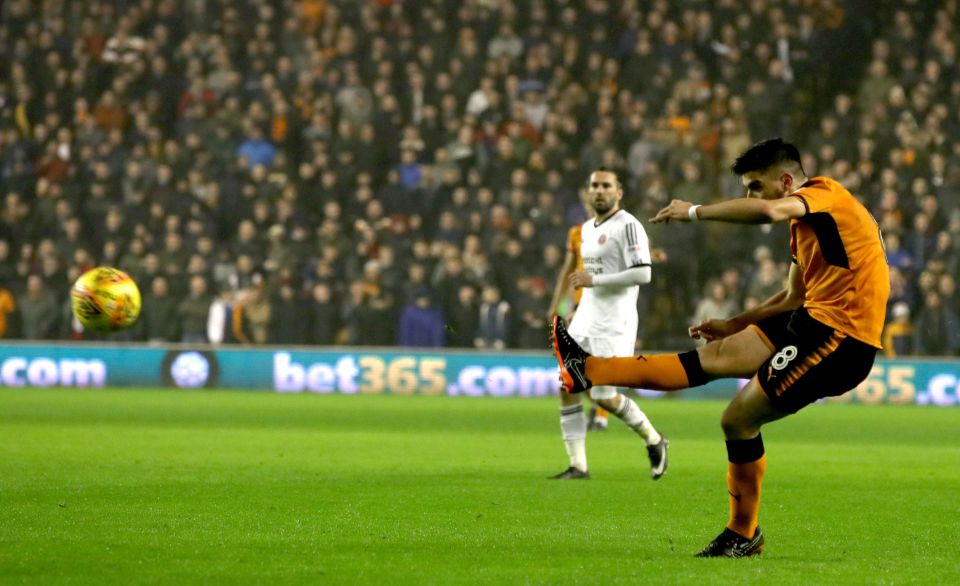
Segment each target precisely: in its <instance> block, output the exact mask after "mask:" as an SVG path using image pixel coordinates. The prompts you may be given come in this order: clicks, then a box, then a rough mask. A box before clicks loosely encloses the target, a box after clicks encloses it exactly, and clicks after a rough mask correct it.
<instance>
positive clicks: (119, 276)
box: [70, 267, 140, 332]
mask: <svg viewBox="0 0 960 586" xmlns="http://www.w3.org/2000/svg"><path fill="white" fill-rule="evenodd" d="M70 303H71V305H72V307H73V315H75V316H76V318H77V319H78V320H79V321H80V323H81V324H82V325H83V329H85V330H87V331H89V332H116V331H119V330H123V329H126V328H129V327H130V326H132V325H133V323H134V322H135V321H137V316H139V315H140V290H139V289H137V284H136V283H134V282H133V279H131V278H130V275H128V274H127V273H125V272H123V271H121V270H118V269H114V268H111V267H97V268H95V269H90V270H89V271H87V272H85V273H83V274H82V275H80V278H79V279H77V282H76V283H74V284H73V288H72V289H71V290H70Z"/></svg>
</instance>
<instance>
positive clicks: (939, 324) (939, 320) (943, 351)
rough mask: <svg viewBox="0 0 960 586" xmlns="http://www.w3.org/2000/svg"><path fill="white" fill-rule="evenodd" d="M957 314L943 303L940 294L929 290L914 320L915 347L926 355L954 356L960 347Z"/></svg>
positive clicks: (919, 352)
mask: <svg viewBox="0 0 960 586" xmlns="http://www.w3.org/2000/svg"><path fill="white" fill-rule="evenodd" d="M956 323H957V316H956V315H954V314H953V312H952V311H951V310H950V308H948V307H947V306H945V305H944V304H943V300H942V299H941V297H940V294H939V293H937V292H936V291H928V292H927V293H926V295H925V302H924V305H923V306H922V307H921V308H920V311H919V312H918V313H917V318H916V320H914V334H913V348H914V350H915V351H916V352H917V353H918V354H922V355H926V356H953V355H955V354H956V353H957V350H958V349H960V343H958V336H960V334H958V332H957V330H956V328H955V327H952V326H953V325H954V324H956Z"/></svg>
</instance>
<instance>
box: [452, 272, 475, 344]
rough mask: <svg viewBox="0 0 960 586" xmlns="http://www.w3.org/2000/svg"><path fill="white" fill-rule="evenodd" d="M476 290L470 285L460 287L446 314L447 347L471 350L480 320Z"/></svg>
mask: <svg viewBox="0 0 960 586" xmlns="http://www.w3.org/2000/svg"><path fill="white" fill-rule="evenodd" d="M479 311H480V307H479V305H478V304H477V290H476V289H475V288H474V287H472V286H471V285H461V286H460V289H459V290H458V291H457V301H456V303H454V304H453V305H452V307H451V308H450V312H449V313H448V314H446V322H447V323H446V327H447V345H448V346H451V347H453V348H472V347H473V345H474V340H475V339H476V337H477V327H478V324H479V320H480V313H479Z"/></svg>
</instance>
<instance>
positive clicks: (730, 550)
mask: <svg viewBox="0 0 960 586" xmlns="http://www.w3.org/2000/svg"><path fill="white" fill-rule="evenodd" d="M762 551H763V531H761V530H760V527H757V530H756V531H754V532H753V538H752V539H747V538H746V537H744V536H743V535H740V534H739V533H737V532H736V531H733V530H731V529H729V528H725V529H724V530H723V533H721V534H720V535H718V536H717V538H716V539H714V540H713V541H711V542H710V544H709V545H707V547H705V548H703V550H702V551H701V552H700V553H698V554H697V556H696V557H698V558H745V557H748V556H752V555H760V552H762Z"/></svg>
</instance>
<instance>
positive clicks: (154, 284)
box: [137, 275, 180, 342]
mask: <svg viewBox="0 0 960 586" xmlns="http://www.w3.org/2000/svg"><path fill="white" fill-rule="evenodd" d="M178 305H179V304H178V303H177V300H176V299H174V298H173V297H172V296H171V294H170V287H169V285H168V284H167V279H166V277H164V276H162V275H158V276H156V277H154V278H153V280H152V281H151V282H150V288H149V289H148V290H146V291H144V292H143V299H142V304H141V309H140V317H139V318H138V319H137V322H138V323H139V324H140V327H141V331H142V332H143V337H144V339H145V340H146V341H148V342H176V341H179V339H180V337H179V327H180V319H179V315H178V311H179V307H178Z"/></svg>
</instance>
